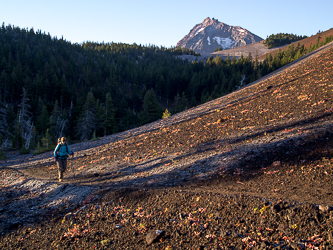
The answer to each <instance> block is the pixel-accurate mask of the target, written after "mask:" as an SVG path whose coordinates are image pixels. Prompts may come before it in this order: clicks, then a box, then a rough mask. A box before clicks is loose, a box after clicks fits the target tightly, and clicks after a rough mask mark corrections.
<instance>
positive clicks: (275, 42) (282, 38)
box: [264, 33, 307, 49]
mask: <svg viewBox="0 0 333 250" xmlns="http://www.w3.org/2000/svg"><path fill="white" fill-rule="evenodd" d="M304 38H307V36H298V35H294V34H288V33H278V34H272V35H270V36H268V37H267V38H266V40H265V41H264V44H265V45H266V46H267V48H269V49H271V48H276V47H280V46H283V45H286V44H290V43H293V42H296V41H299V40H302V39H304Z"/></svg>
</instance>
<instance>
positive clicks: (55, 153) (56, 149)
mask: <svg viewBox="0 0 333 250" xmlns="http://www.w3.org/2000/svg"><path fill="white" fill-rule="evenodd" d="M59 147H60V145H59V144H58V145H57V146H56V148H55V150H54V157H57V156H58V154H57V151H58V150H59Z"/></svg>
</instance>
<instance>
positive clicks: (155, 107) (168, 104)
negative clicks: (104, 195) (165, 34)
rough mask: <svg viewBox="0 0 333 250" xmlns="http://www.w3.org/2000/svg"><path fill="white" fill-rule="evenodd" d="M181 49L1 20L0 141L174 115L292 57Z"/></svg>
mask: <svg viewBox="0 0 333 250" xmlns="http://www.w3.org/2000/svg"><path fill="white" fill-rule="evenodd" d="M296 48H297V47H296ZM296 48H294V49H293V51H292V50H290V53H291V54H294V53H295V51H296ZM299 50H300V52H299V54H303V53H306V51H307V49H306V48H298V49H297V52H296V54H297V53H298V51H299ZM290 53H289V54H290ZM181 54H190V55H194V56H198V54H197V53H195V52H194V51H190V50H188V49H184V48H179V47H177V48H164V47H156V46H154V45H151V46H142V45H137V44H132V45H129V44H123V43H113V42H112V43H94V42H84V43H82V44H72V43H70V42H68V41H66V40H64V39H63V38H60V39H58V38H57V37H51V36H50V34H45V32H44V33H42V32H41V31H40V30H38V31H36V32H35V31H34V30H33V29H30V30H28V29H20V28H19V27H14V26H11V25H8V26H5V25H4V24H3V25H2V27H1V28H0V140H1V142H0V143H1V144H2V145H7V146H10V147H14V148H16V149H21V150H22V152H25V151H29V150H30V149H36V148H40V147H41V146H42V147H45V145H49V144H50V143H51V144H52V143H53V144H54V143H55V142H56V139H57V138H58V137H61V136H66V137H68V138H69V140H74V141H82V140H90V139H94V138H98V137H101V136H105V135H110V134H113V133H116V132H119V131H124V130H127V129H130V128H134V127H136V126H139V125H142V124H146V123H149V122H152V121H155V120H157V119H160V118H161V117H162V114H163V111H164V110H165V109H168V110H169V111H170V112H171V113H172V114H174V113H177V112H180V111H183V110H185V109H188V108H190V107H193V106H196V105H198V104H201V103H204V102H207V101H209V100H212V99H215V98H217V97H220V96H223V95H225V94H228V93H230V92H232V91H234V90H236V89H238V88H239V87H241V86H243V85H246V84H248V83H250V82H252V81H254V80H256V79H258V78H259V77H261V76H263V75H265V74H267V73H270V72H271V71H273V70H275V69H276V67H280V66H282V64H283V63H286V62H287V61H289V59H288V60H286V59H284V57H285V56H286V57H287V56H290V55H289V54H285V55H283V56H282V57H281V53H280V54H279V57H281V58H279V59H275V57H276V56H275V57H274V58H273V59H271V58H269V57H268V58H266V59H265V61H264V62H258V57H257V55H256V56H255V58H254V59H253V58H252V55H251V54H250V55H249V56H247V57H246V58H245V57H243V56H241V57H240V58H239V59H237V60H236V58H235V57H233V58H230V57H228V58H227V59H226V60H222V59H221V58H220V57H209V58H208V59H207V60H206V61H198V60H195V61H188V60H182V59H180V58H179V57H177V56H178V55H181ZM294 57H295V56H293V58H294Z"/></svg>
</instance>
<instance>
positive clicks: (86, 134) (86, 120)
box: [77, 91, 97, 140]
mask: <svg viewBox="0 0 333 250" xmlns="http://www.w3.org/2000/svg"><path fill="white" fill-rule="evenodd" d="M96 128H97V117H96V103H95V97H94V95H93V93H92V92H91V91H90V92H89V93H88V95H87V99H86V103H85V105H84V108H83V111H82V113H81V116H80V120H79V122H78V128H77V129H78V130H77V134H78V136H79V138H80V140H85V139H90V138H91V135H92V133H93V132H94V131H95V130H96Z"/></svg>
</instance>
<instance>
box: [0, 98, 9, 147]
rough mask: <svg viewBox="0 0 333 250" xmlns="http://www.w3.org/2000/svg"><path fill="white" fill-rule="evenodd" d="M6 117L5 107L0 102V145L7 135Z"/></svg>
mask: <svg viewBox="0 0 333 250" xmlns="http://www.w3.org/2000/svg"><path fill="white" fill-rule="evenodd" d="M7 119H8V116H7V107H6V105H4V104H2V103H1V102H0V146H1V144H2V143H3V142H4V140H5V139H6V138H7V137H8V135H9V134H8V121H7Z"/></svg>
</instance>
